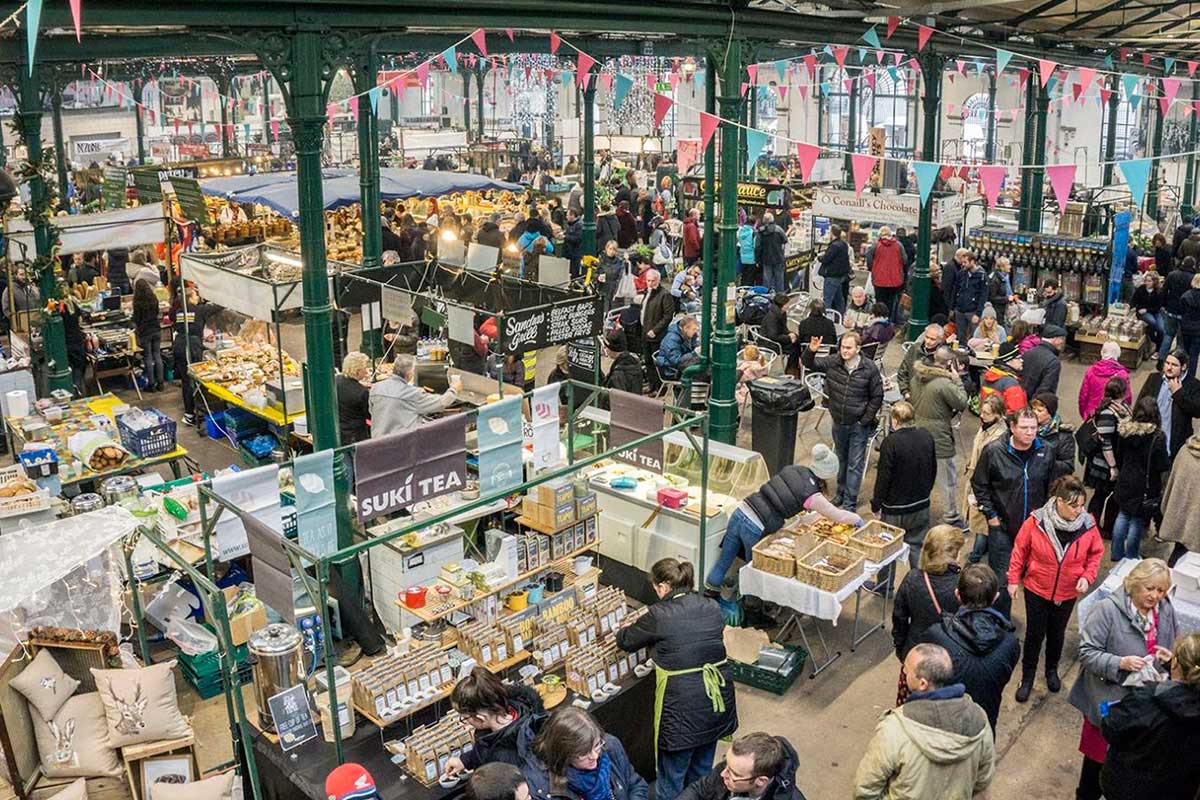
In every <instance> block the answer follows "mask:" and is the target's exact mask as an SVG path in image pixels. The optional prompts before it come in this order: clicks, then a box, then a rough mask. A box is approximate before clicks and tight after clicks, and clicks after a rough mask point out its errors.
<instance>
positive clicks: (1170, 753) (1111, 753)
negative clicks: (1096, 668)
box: [1100, 633, 1200, 800]
mask: <svg viewBox="0 0 1200 800" xmlns="http://www.w3.org/2000/svg"><path fill="white" fill-rule="evenodd" d="M1173 655H1174V657H1173V658H1172V659H1171V679H1170V680H1168V681H1165V682H1162V683H1151V684H1148V685H1145V686H1139V687H1138V688H1136V689H1134V690H1133V691H1131V692H1130V693H1129V694H1128V695H1127V696H1126V697H1125V699H1124V700H1122V701H1121V702H1120V703H1117V704H1116V705H1113V706H1110V707H1109V710H1108V716H1106V717H1105V718H1104V719H1103V720H1101V721H1100V731H1101V732H1102V733H1103V734H1104V738H1105V739H1106V740H1107V741H1108V757H1107V758H1106V759H1105V760H1104V769H1103V770H1101V772H1100V787H1101V788H1102V789H1103V790H1104V796H1105V797H1106V798H1107V799H1108V800H1135V798H1136V799H1137V800H1141V798H1143V797H1153V798H1155V800H1193V799H1194V798H1195V797H1196V792H1197V789H1198V788H1200V759H1197V758H1180V754H1181V753H1196V752H1200V633H1189V634H1188V635H1186V636H1181V637H1180V638H1179V640H1178V641H1176V642H1175V647H1174V654H1173Z"/></svg>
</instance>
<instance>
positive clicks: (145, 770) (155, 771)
mask: <svg viewBox="0 0 1200 800" xmlns="http://www.w3.org/2000/svg"><path fill="white" fill-rule="evenodd" d="M193 780H194V776H193V775H192V757H191V755H190V754H189V753H181V754H179V755H173V756H153V757H151V758H146V759H142V800H151V798H150V787H151V786H152V785H153V784H156V783H191V782H192V781H193Z"/></svg>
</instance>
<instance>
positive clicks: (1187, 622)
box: [1075, 558, 1200, 634]
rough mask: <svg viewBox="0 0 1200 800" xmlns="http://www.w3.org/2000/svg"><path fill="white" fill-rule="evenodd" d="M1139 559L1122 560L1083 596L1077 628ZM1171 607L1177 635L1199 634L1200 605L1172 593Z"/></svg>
mask: <svg viewBox="0 0 1200 800" xmlns="http://www.w3.org/2000/svg"><path fill="white" fill-rule="evenodd" d="M1140 560H1141V559H1136V558H1126V559H1122V560H1121V561H1120V562H1119V563H1118V564H1117V565H1116V566H1114V567H1113V568H1112V571H1110V572H1109V573H1108V577H1107V578H1105V579H1104V581H1103V582H1101V584H1100V585H1099V586H1097V587H1096V588H1095V589H1093V590H1092V591H1091V592H1090V593H1088V594H1087V595H1085V596H1084V598H1083V599H1082V600H1080V601H1079V604H1078V605H1077V606H1076V609H1075V613H1076V614H1078V615H1079V627H1080V628H1083V623H1084V622H1085V621H1086V620H1087V615H1088V614H1089V613H1090V612H1091V610H1092V607H1093V606H1095V605H1096V603H1098V602H1100V600H1101V599H1103V598H1105V597H1108V596H1109V595H1110V594H1112V593H1113V592H1114V591H1117V590H1118V589H1119V588H1120V586H1121V582H1122V581H1123V580H1124V577H1125V575H1127V574H1128V573H1129V570H1131V569H1133V565H1134V564H1136V563H1137V562H1138V561H1140ZM1170 597H1171V605H1172V606H1173V607H1174V608H1175V621H1176V622H1177V623H1178V625H1179V633H1180V634H1184V633H1198V632H1200V605H1196V604H1195V603H1189V602H1187V601H1186V600H1180V599H1179V598H1178V597H1176V596H1175V593H1174V592H1172V593H1171V595H1170Z"/></svg>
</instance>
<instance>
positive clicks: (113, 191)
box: [102, 167, 128, 209]
mask: <svg viewBox="0 0 1200 800" xmlns="http://www.w3.org/2000/svg"><path fill="white" fill-rule="evenodd" d="M127 180H128V176H127V175H126V174H125V170H124V169H122V168H121V167H105V168H104V188H103V190H102V195H103V197H104V207H105V208H109V209H111V208H124V207H125V186H126V181H127Z"/></svg>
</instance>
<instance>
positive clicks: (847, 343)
mask: <svg viewBox="0 0 1200 800" xmlns="http://www.w3.org/2000/svg"><path fill="white" fill-rule="evenodd" d="M861 343H862V337H861V336H859V334H858V333H857V332H855V331H847V332H846V333H844V334H842V340H841V342H840V344H839V345H838V352H837V353H836V354H834V355H829V356H825V357H824V358H817V357H816V352H817V350H818V349H819V348H820V346H821V340H820V339H818V338H816V337H815V336H814V337H813V338H812V339H810V340H809V343H808V349H807V350H806V351H805V352H804V353H803V355H802V359H803V361H804V366H805V367H806V368H807V369H816V370H819V371H821V372H824V373H825V396H826V397H827V398H828V405H829V416H830V418H831V419H832V420H833V443H834V449H835V452H836V453H837V457H838V461H839V468H838V484H837V493H836V494H835V495H834V499H833V504H834V505H835V506H839V507H841V508H844V509H846V510H847V511H853V510H854V509H855V508H857V507H858V488H859V486H860V485H861V484H862V479H863V472H864V471H865V470H864V467H865V466H866V455H867V443H868V442H869V441H870V439H871V436H872V435H873V434H874V433H875V428H876V426H878V424H879V420H878V419H877V417H878V416H879V409H880V408H882V407H883V377H882V376H881V375H880V374H879V368H878V367H876V366H875V362H874V361H872V360H871V359H869V358H863V357H862V355H861V354H860V353H859V349H860V344H861Z"/></svg>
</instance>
